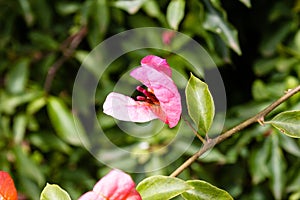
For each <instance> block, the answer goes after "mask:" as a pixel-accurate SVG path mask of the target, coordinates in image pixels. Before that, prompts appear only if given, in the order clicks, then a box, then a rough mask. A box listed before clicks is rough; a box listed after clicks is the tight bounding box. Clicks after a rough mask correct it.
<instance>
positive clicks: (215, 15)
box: [203, 0, 242, 55]
mask: <svg viewBox="0 0 300 200" xmlns="http://www.w3.org/2000/svg"><path fill="white" fill-rule="evenodd" d="M204 3H205V5H206V7H207V9H208V11H207V12H206V16H205V21H204V24H203V27H204V28H205V29H207V30H209V31H212V32H214V33H216V34H217V35H219V36H220V37H221V38H222V40H223V41H224V42H225V43H226V44H227V45H228V46H229V47H230V48H231V49H233V50H234V51H235V52H236V53H237V54H238V55H241V54H242V52H241V49H240V45H239V41H238V37H237V30H236V29H235V28H234V27H233V26H232V25H231V24H230V23H229V22H228V21H227V19H226V15H225V11H224V10H223V9H222V7H221V6H218V5H216V3H215V4H214V5H212V4H211V1H208V0H205V1H204Z"/></svg>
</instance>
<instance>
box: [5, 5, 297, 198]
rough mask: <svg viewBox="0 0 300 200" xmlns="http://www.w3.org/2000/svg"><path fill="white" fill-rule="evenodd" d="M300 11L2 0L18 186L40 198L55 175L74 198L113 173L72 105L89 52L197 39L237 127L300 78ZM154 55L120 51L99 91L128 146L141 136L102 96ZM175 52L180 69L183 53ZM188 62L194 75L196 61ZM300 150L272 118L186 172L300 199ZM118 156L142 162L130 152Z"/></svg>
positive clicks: (250, 194)
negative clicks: (123, 37)
mask: <svg viewBox="0 0 300 200" xmlns="http://www.w3.org/2000/svg"><path fill="white" fill-rule="evenodd" d="M251 3H252V5H251ZM299 19H300V1H299V0H296V1H284V0H276V1H273V2H272V3H270V2H269V1H267V0H263V1H253V2H250V1H248V0H243V1H242V0H240V1H237V0H229V1H222V2H221V1H218V0H211V1H210V0H190V1H187V0H171V1H169V0H160V1H155V0H148V1H145V0H133V1H121V0H116V1H110V0H85V1H79V0H76V1H67V0H61V1H57V0H53V1H46V0H13V1H5V0H0V20H1V23H0V57H1V59H0V73H1V76H0V169H1V170H6V171H8V172H10V173H11V174H12V176H13V178H14V180H15V183H16V187H17V189H18V191H19V193H20V194H22V195H23V196H26V197H27V198H28V199H38V198H39V195H40V193H41V191H42V188H43V187H44V186H45V185H46V182H49V183H56V184H59V185H60V186H61V187H62V188H64V189H65V190H66V191H68V193H69V194H70V195H71V197H72V198H73V199H76V198H78V197H79V196H80V195H81V194H82V193H84V192H86V191H88V190H90V189H91V188H92V186H93V185H94V183H95V182H96V180H98V179H99V178H100V177H102V176H103V175H104V174H106V172H107V171H108V170H109V169H108V168H107V167H106V166H105V165H103V164H101V163H99V162H98V161H97V160H96V159H94V158H93V157H92V156H91V155H90V153H89V152H88V151H87V150H86V149H85V148H84V147H83V145H82V144H81V143H80V142H79V141H78V140H77V139H76V136H74V132H73V131H72V130H73V129H74V119H73V116H72V111H71V105H72V102H71V100H72V88H73V83H74V80H75V76H76V73H77V70H78V69H79V67H80V65H81V62H82V61H83V59H84V57H85V55H87V54H88V53H89V52H90V51H91V50H92V49H93V48H94V47H95V46H96V45H98V44H99V43H100V42H101V41H103V40H105V39H106V38H108V37H110V36H112V35H114V34H117V33H120V32H122V31H125V30H129V29H132V28H138V27H153V26H154V27H163V28H173V29H177V30H178V31H180V32H182V33H185V34H187V35H189V36H191V37H193V38H194V39H195V40H197V41H198V42H199V43H200V44H201V45H202V46H203V47H204V48H205V49H206V50H207V51H208V53H209V54H210V55H211V57H212V58H213V59H214V61H215V62H216V64H217V65H218V67H219V69H220V71H221V73H222V75H223V80H224V83H225V86H226V90H227V94H228V104H229V105H228V106H229V110H228V113H227V119H226V124H225V129H228V128H230V127H232V126H233V125H236V124H237V123H239V122H241V121H242V120H244V119H246V118H248V117H250V116H252V115H254V114H256V113H257V112H258V111H259V110H261V109H262V108H264V107H265V106H267V105H268V104H270V103H271V102H272V101H274V100H275V99H277V98H278V97H280V96H281V95H282V94H283V93H284V91H285V90H287V89H290V88H292V87H295V86H296V85H299V82H300V81H299V80H300V53H299V52H300V31H299V27H300V26H299V22H300V21H299ZM72 42H73V43H72ZM150 53H155V51H152V50H145V51H143V52H141V51H137V52H131V53H129V54H128V55H127V56H124V57H121V58H120V59H118V60H117V61H116V62H114V63H113V64H112V65H111V67H110V68H109V69H108V73H107V75H105V76H104V77H102V80H101V82H100V83H99V87H98V88H97V93H96V99H97V101H96V109H97V111H98V117H99V119H100V120H99V121H100V123H101V125H102V127H103V128H104V129H105V130H107V131H108V132H109V133H108V135H109V137H110V138H111V139H113V140H114V141H115V142H116V143H117V144H118V145H122V146H126V145H131V144H134V143H135V142H136V141H135V140H133V139H132V138H131V137H130V136H126V135H124V134H123V133H122V132H120V131H119V129H118V128H116V127H115V123H114V121H113V120H112V119H111V118H110V117H107V116H104V115H103V114H102V113H101V111H102V103H103V101H104V98H105V96H106V94H108V92H111V91H112V89H113V87H114V85H115V82H116V80H118V78H119V77H120V76H121V74H122V73H123V72H126V70H128V68H129V66H133V65H135V66H137V65H138V63H139V59H140V58H141V55H147V54H150ZM168 56H170V55H168ZM168 59H170V64H171V66H172V67H174V68H176V69H178V68H180V66H176V63H177V61H178V58H176V56H170V57H169V58H168ZM181 62H182V61H181ZM184 66H185V67H186V69H184ZM181 68H182V69H181V70H182V71H183V72H184V71H185V70H187V69H188V66H187V65H183V67H181ZM179 70H180V69H179ZM187 74H188V73H187ZM52 78H53V80H51V79H52ZM84 96H85V93H84V91H82V99H83V103H90V102H88V99H84ZM299 100H300V95H299V94H298V95H295V96H294V97H292V98H291V99H289V100H288V101H287V102H285V103H284V104H283V105H281V106H280V107H279V108H278V109H276V110H275V111H274V112H272V113H271V115H270V117H271V116H275V115H276V114H277V113H279V112H280V111H285V110H295V109H298V110H299V109H300V103H299V102H300V101H299ZM91 106H92V107H93V106H94V105H91ZM74 112H75V111H74ZM80 112H82V113H81V114H82V115H85V114H86V113H85V111H84V110H82V111H80ZM270 119H271V118H270ZM91 123H94V122H91ZM164 130H165V132H166V134H164V135H163V136H161V137H160V136H156V137H155V138H153V140H152V141H151V143H152V144H155V145H159V144H163V143H164V142H165V141H169V140H170V138H171V137H172V131H168V130H167V129H164ZM91 131H93V130H91ZM155 145H154V146H155ZM199 145H200V143H198V142H195V143H193V145H192V146H191V148H190V149H189V150H188V151H187V152H186V153H185V155H184V156H182V157H181V158H180V159H178V160H177V161H176V162H175V163H173V164H172V165H170V166H169V167H167V168H164V169H163V170H161V171H159V172H156V173H165V174H166V175H167V174H170V173H171V172H172V171H173V170H174V169H175V168H176V166H179V165H180V164H181V163H182V162H183V161H184V160H185V159H186V158H188V156H190V155H192V154H193V153H194V152H195V151H197V149H198V148H199ZM178 148H180V147H178ZM112 155H113V152H112ZM299 157H300V142H299V140H297V139H292V138H288V137H287V136H284V135H282V134H279V131H278V130H277V129H275V128H272V127H271V126H264V127H262V126H259V125H255V126H252V127H250V128H248V129H246V130H243V131H242V132H241V133H239V134H236V135H235V136H234V137H232V138H230V139H228V140H226V141H224V142H223V143H222V144H220V145H218V146H217V147H215V148H214V149H213V150H212V151H211V152H210V154H209V155H208V156H206V157H205V158H203V159H199V161H198V162H196V163H194V164H193V165H192V166H191V167H190V168H189V169H188V170H186V171H185V172H184V173H183V174H181V175H180V177H181V178H183V179H204V180H206V181H208V182H210V183H212V184H214V185H215V186H218V187H220V188H223V189H225V190H227V191H228V192H229V193H230V194H231V195H232V196H233V197H234V198H237V199H273V198H275V199H291V200H294V199H299V196H300V189H299V185H300V173H299V168H300V159H299ZM140 159H141V158H140ZM143 159H144V160H139V162H142V163H147V162H149V165H160V164H161V163H163V162H164V160H163V159H161V158H160V157H159V156H157V157H155V158H147V157H146V158H143ZM119 161H120V162H121V164H124V165H127V164H128V165H129V166H131V165H132V167H133V168H134V167H135V166H134V165H135V164H134V163H133V164H132V163H131V160H130V159H129V158H122V157H121V158H120V159H119ZM150 161H151V162H150ZM154 173H155V172H154ZM151 174H153V173H149V174H144V175H135V176H134V178H135V180H141V179H142V178H144V177H145V176H149V175H151Z"/></svg>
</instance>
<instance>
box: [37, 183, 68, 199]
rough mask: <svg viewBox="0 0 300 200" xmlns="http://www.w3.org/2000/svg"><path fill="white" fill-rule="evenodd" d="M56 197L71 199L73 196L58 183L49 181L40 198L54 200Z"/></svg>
mask: <svg viewBox="0 0 300 200" xmlns="http://www.w3.org/2000/svg"><path fill="white" fill-rule="evenodd" d="M54 199H59V200H71V197H70V196H69V194H68V193H67V192H66V191H65V190H63V189H61V188H60V187H59V186H58V185H55V184H48V183H47V185H46V187H45V188H44V189H43V191H42V193H41V197H40V200H54Z"/></svg>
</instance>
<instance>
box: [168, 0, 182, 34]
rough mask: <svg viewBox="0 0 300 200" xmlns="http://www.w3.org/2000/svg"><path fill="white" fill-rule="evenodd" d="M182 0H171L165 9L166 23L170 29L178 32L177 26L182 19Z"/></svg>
mask: <svg viewBox="0 0 300 200" xmlns="http://www.w3.org/2000/svg"><path fill="white" fill-rule="evenodd" d="M184 8H185V1H184V0H172V1H171V2H170V3H169V5H168V8H167V21H168V23H169V25H170V27H171V28H172V29H175V30H178V26H179V24H180V22H181V21H182V19H183V17H184Z"/></svg>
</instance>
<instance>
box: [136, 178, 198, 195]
mask: <svg viewBox="0 0 300 200" xmlns="http://www.w3.org/2000/svg"><path fill="white" fill-rule="evenodd" d="M136 189H137V191H138V192H139V193H140V195H141V196H142V199H143V200H160V199H164V200H167V199H171V198H173V197H175V196H177V195H179V194H181V193H182V192H184V191H186V190H189V189H192V187H191V186H189V185H188V184H187V183H186V182H185V181H183V180H181V179H179V178H173V177H169V176H160V175H157V176H151V177H149V178H146V179H144V180H143V181H142V182H140V183H139V184H138V186H137V188H136Z"/></svg>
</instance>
